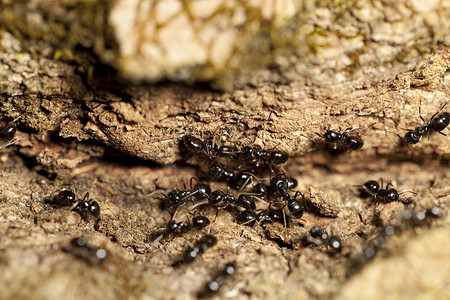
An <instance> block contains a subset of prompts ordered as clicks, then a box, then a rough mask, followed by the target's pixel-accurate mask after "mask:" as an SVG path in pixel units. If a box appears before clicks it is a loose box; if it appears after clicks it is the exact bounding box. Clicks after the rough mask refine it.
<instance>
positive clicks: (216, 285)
mask: <svg viewBox="0 0 450 300" xmlns="http://www.w3.org/2000/svg"><path fill="white" fill-rule="evenodd" d="M235 272H236V264H235V263H234V262H230V263H227V264H226V265H225V266H224V268H223V269H222V270H220V272H218V273H217V274H216V275H215V276H214V277H213V279H212V280H210V281H208V282H207V283H206V284H205V287H204V289H203V290H202V291H201V292H199V293H198V297H199V298H207V297H210V296H211V295H212V294H214V293H217V292H218V291H219V289H220V288H221V287H222V286H223V284H224V283H225V279H226V278H228V277H230V276H231V275H233V274H234V273H235Z"/></svg>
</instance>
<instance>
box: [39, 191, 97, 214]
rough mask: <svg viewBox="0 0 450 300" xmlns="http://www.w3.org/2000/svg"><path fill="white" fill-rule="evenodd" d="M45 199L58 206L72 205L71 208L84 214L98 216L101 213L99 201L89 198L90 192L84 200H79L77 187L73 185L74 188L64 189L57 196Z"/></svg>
mask: <svg viewBox="0 0 450 300" xmlns="http://www.w3.org/2000/svg"><path fill="white" fill-rule="evenodd" d="M44 201H45V202H46V203H49V204H52V205H55V206H57V207H62V206H71V208H70V209H72V210H78V212H79V213H80V214H82V215H83V216H86V215H87V214H91V215H93V216H95V217H98V216H99V215H100V205H99V204H98V202H97V201H94V200H92V199H89V193H86V194H85V195H84V197H83V200H77V196H76V194H75V189H74V188H73V187H72V190H67V189H64V190H62V191H61V192H59V193H58V194H57V195H56V196H54V197H49V198H47V199H44Z"/></svg>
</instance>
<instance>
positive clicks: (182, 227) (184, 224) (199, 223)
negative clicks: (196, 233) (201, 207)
mask: <svg viewBox="0 0 450 300" xmlns="http://www.w3.org/2000/svg"><path fill="white" fill-rule="evenodd" d="M209 224H211V221H210V220H209V219H208V218H207V217H205V216H202V215H196V216H194V217H193V218H192V223H189V220H188V221H181V222H175V221H174V220H173V219H172V220H170V221H169V223H167V225H166V228H165V229H164V230H163V231H162V232H161V231H160V232H159V233H160V234H159V235H158V236H157V237H156V238H155V239H153V244H156V243H158V242H159V241H161V240H162V239H163V238H165V237H167V236H168V235H169V234H171V233H176V234H184V233H186V232H188V231H189V230H191V229H202V228H204V227H206V226H208V225H209Z"/></svg>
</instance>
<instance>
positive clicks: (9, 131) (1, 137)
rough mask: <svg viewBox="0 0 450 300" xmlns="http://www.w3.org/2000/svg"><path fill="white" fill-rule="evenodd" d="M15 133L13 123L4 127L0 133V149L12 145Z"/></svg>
mask: <svg viewBox="0 0 450 300" xmlns="http://www.w3.org/2000/svg"><path fill="white" fill-rule="evenodd" d="M16 132H17V128H16V125H15V124H14V123H13V122H11V123H9V124H8V125H6V127H5V128H3V129H2V130H1V131H0V149H2V148H6V147H8V146H10V145H12V144H14V137H15V136H16Z"/></svg>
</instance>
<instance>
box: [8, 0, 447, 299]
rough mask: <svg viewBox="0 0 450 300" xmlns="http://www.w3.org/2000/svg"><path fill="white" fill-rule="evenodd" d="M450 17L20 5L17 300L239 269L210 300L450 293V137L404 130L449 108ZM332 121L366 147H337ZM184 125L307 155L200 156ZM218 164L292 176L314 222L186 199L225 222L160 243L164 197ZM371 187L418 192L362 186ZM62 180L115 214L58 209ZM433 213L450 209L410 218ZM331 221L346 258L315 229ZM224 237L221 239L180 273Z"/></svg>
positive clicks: (12, 281)
mask: <svg viewBox="0 0 450 300" xmlns="http://www.w3.org/2000/svg"><path fill="white" fill-rule="evenodd" d="M449 15H450V2H449V1H421V2H420V1H394V2H390V1H370V2H367V1H347V2H346V1H343V2H340V1H337V2H336V1H318V2H317V1H293V0H292V1H290V0H285V1H256V0H255V1H224V0H215V1H202V0H197V1H196V0H189V1H181V0H180V1H179V0H170V1H169V0H164V1H163V0H158V1H144V0H141V1H138V0H136V1H129V0H116V1H99V2H96V1H79V0H78V1H63V2H53V1H44V0H36V1H24V2H17V1H2V2H1V3H0V26H1V27H0V29H1V30H0V101H1V102H0V112H1V115H2V118H1V120H0V121H1V123H0V126H1V127H0V128H4V127H5V126H7V124H8V123H9V122H14V124H16V126H17V129H18V131H17V134H16V137H15V141H14V144H13V145H11V146H8V147H5V148H3V149H0V168H1V172H0V176H1V180H0V184H1V188H0V232H1V238H0V241H1V243H0V244H1V246H0V266H1V270H2V279H1V280H0V298H1V299H98V298H100V297H102V298H105V299H124V298H126V299H195V298H196V297H197V296H198V293H199V291H201V290H202V289H203V288H204V285H205V283H206V282H207V281H208V280H211V279H212V278H213V277H214V275H215V274H218V272H220V269H221V268H223V266H224V265H225V264H226V263H228V262H235V264H236V273H235V274H234V275H232V276H229V278H226V280H225V283H224V286H223V287H222V288H221V290H220V291H219V292H218V293H217V294H214V295H213V296H212V297H217V298H223V297H228V298H233V299H288V298H289V299H311V298H318V299H328V298H336V299H380V298H383V299H384V298H386V297H390V298H395V299H403V298H423V297H429V298H436V299H445V298H450V292H449V290H448V289H445V287H446V286H447V285H449V284H450V282H449V281H450V279H449V278H450V260H449V259H448V253H447V252H448V251H447V249H449V248H450V245H449V241H450V229H449V224H450V217H449V214H448V208H449V206H450V204H449V199H450V196H449V195H450V193H449V191H450V176H449V174H450V173H449V164H450V163H449V162H450V140H449V136H448V135H449V134H450V131H449V128H448V127H447V128H446V129H444V130H442V133H443V134H439V133H436V132H432V134H427V133H425V134H424V135H423V137H422V139H421V141H420V142H418V143H417V144H413V145H408V144H407V143H405V141H404V139H402V138H403V137H404V135H405V134H406V132H407V131H408V130H413V129H415V128H416V127H417V126H423V125H426V123H428V122H431V121H432V120H433V117H436V115H435V114H436V113H438V114H440V113H443V112H445V111H449V110H450V104H449V105H447V106H444V105H445V104H447V103H448V102H449V101H450V72H449V70H450V17H449ZM440 116H442V115H440ZM422 118H423V120H422ZM327 130H334V131H337V132H341V133H347V134H349V135H351V136H358V137H360V138H361V139H362V140H363V142H364V145H363V147H362V148H361V149H359V150H356V151H346V149H342V145H341V144H342V143H341V142H339V147H338V149H333V148H334V147H333V146H334V145H333V144H331V145H329V144H327V143H326V142H325V139H324V134H325V132H326V131H327ZM1 134H2V133H0V146H1V144H2V139H1V138H2V136H1ZM186 135H191V136H194V137H198V138H201V139H202V140H204V141H208V140H213V141H214V143H215V144H217V145H219V146H220V145H231V146H233V147H236V148H238V149H242V148H243V147H245V146H255V145H258V146H261V147H262V148H264V149H267V150H268V151H269V154H270V153H273V152H274V151H276V150H283V151H286V152H287V153H289V156H290V158H289V160H288V161H287V163H286V164H284V165H283V166H275V167H274V166H271V167H272V169H273V172H271V170H270V167H269V166H267V165H265V166H264V167H263V166H260V167H255V168H245V167H244V166H242V163H241V162H237V161H234V160H231V161H230V160H227V159H225V158H217V157H210V156H212V155H206V154H207V153H205V151H204V152H203V154H201V155H198V154H194V153H192V152H189V151H188V149H186V147H185V146H184V144H183V137H184V136H186ZM398 135H400V138H399V136H398ZM216 160H217V161H219V162H221V163H223V164H224V165H225V166H226V167H227V168H230V169H232V168H233V169H236V170H241V171H248V172H251V173H254V174H255V175H256V176H257V177H259V178H260V179H259V180H261V181H262V182H265V183H266V184H268V180H265V179H264V178H273V177H274V176H275V175H277V174H280V173H282V172H285V174H286V175H287V176H292V177H294V178H295V179H296V180H297V181H298V183H299V184H298V187H297V188H296V189H295V190H293V191H292V193H291V194H292V195H293V194H294V192H295V191H296V190H299V191H300V192H302V193H303V194H304V195H305V200H302V199H301V197H298V199H300V200H302V203H303V205H304V208H305V214H304V216H303V217H302V218H301V219H294V218H291V217H289V216H288V217H287V225H286V226H285V225H284V224H280V223H276V222H274V223H269V222H261V223H257V224H255V225H254V226H248V225H249V224H247V225H242V224H237V223H236V208H232V207H231V206H229V207H227V208H226V209H220V210H217V209H215V208H212V207H211V208H209V207H201V206H200V207H199V209H197V210H195V211H194V210H189V208H190V206H191V204H190V203H189V201H188V202H187V203H186V204H185V205H184V206H183V207H182V208H181V209H180V210H179V211H177V213H176V220H177V221H182V220H188V219H192V218H193V215H192V214H203V215H205V216H207V217H208V218H209V219H210V220H211V224H210V225H209V226H207V227H206V228H204V229H201V230H190V231H189V232H187V233H185V234H175V233H172V234H168V235H167V236H164V237H163V238H162V239H161V241H156V242H155V241H154V238H155V236H158V233H160V232H162V229H163V228H164V227H165V225H166V224H167V223H168V222H169V220H170V219H171V217H172V215H173V213H174V210H173V209H171V208H168V207H167V205H164V203H163V202H164V201H163V200H161V199H159V196H158V195H157V194H152V195H149V194H150V193H152V192H155V191H159V192H161V193H163V194H164V195H167V193H168V192H170V191H171V190H173V189H174V188H178V189H184V188H188V189H189V188H191V184H192V181H193V182H194V183H193V184H195V183H196V182H197V181H198V180H202V181H206V182H208V183H210V184H211V188H212V189H213V190H216V189H223V190H225V191H226V190H227V189H228V188H230V184H229V183H227V182H218V181H214V180H212V178H211V175H210V174H209V173H208V168H209V167H210V165H211V164H212V163H214V162H215V161H216ZM191 178H194V179H193V180H192V179H191ZM380 179H382V180H380ZM369 180H375V181H380V182H384V186H386V185H388V184H390V185H391V186H392V187H393V188H395V189H396V190H397V191H399V193H400V192H403V191H412V192H413V193H408V192H407V193H404V194H401V195H400V199H401V200H403V202H405V203H402V202H401V201H394V202H390V203H384V202H382V201H376V199H374V197H362V193H361V191H360V189H361V186H362V185H363V184H364V183H365V182H367V181H369ZM190 181H191V182H190ZM254 181H255V182H252V183H250V184H249V187H250V186H251V185H252V184H255V183H256V180H254ZM63 189H68V190H72V189H73V190H74V191H76V194H77V199H79V201H81V200H83V197H84V196H85V193H89V195H88V197H89V199H93V200H95V201H97V202H98V203H99V204H100V208H101V213H100V216H99V217H98V218H96V217H94V216H91V215H90V214H87V213H84V212H83V211H81V212H80V211H79V209H77V207H75V208H74V209H71V206H70V205H65V206H64V205H58V204H55V203H53V202H52V199H55V197H57V195H58V193H59V192H60V191H61V190H63ZM247 190H248V188H247V189H244V190H243V191H240V192H247ZM231 191H232V193H234V194H235V195H238V194H239V193H240V192H239V191H237V190H236V189H234V188H233V189H231ZM257 202H258V203H257V206H258V208H267V204H265V203H263V202H262V201H257ZM80 205H81V204H80V203H79V204H78V207H79V206H80ZM434 206H437V207H439V209H440V211H441V213H440V215H439V217H438V218H433V219H432V218H431V217H430V215H429V213H427V214H426V219H425V220H423V221H420V220H417V219H414V220H413V219H406V217H405V212H411V211H413V212H415V213H417V212H420V211H426V210H427V209H430V208H431V207H434ZM72 208H73V207H72ZM285 211H287V208H285ZM189 213H192V214H189ZM288 215H289V213H288ZM216 216H217V217H216ZM316 225H320V226H322V227H323V229H324V230H325V231H326V232H327V234H328V235H329V236H337V237H339V239H340V240H341V241H342V251H341V252H338V253H335V252H333V251H332V249H330V246H329V245H328V244H327V243H321V244H320V245H315V244H314V243H310V242H308V237H310V233H309V232H310V229H311V228H312V227H314V226H316ZM388 225H392V226H394V227H395V233H394V234H393V235H392V236H389V237H388V238H387V242H386V243H385V244H383V245H382V246H380V247H379V248H377V251H376V252H377V253H376V255H375V257H374V258H373V259H370V260H369V259H367V258H366V259H365V258H364V252H367V251H368V250H367V249H368V247H370V246H373V245H377V243H379V238H380V237H381V236H383V235H382V232H383V230H384V228H385V227H386V226H388ZM206 234H213V235H215V236H216V237H217V240H218V241H217V244H216V245H214V246H213V247H211V249H206V250H205V251H204V253H203V255H201V256H200V257H198V258H197V259H196V260H195V261H194V262H193V263H191V264H182V265H181V266H174V262H176V260H177V259H178V258H179V257H180V255H182V254H183V251H184V250H185V249H186V248H188V247H189V246H188V245H189V244H190V243H191V244H195V242H196V241H197V240H198V239H199V238H200V237H202V236H205V235H206ZM78 236H83V237H84V238H85V240H86V241H87V243H88V244H89V245H91V246H92V248H91V249H90V250H89V249H88V248H86V247H79V248H77V247H75V246H74V245H71V244H70V241H71V239H72V238H75V237H78ZM94 248H104V249H106V250H107V253H108V256H107V258H106V259H104V260H103V259H99V258H97V257H96V256H95V255H94V254H93V253H92V252H93V251H92V249H94Z"/></svg>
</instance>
